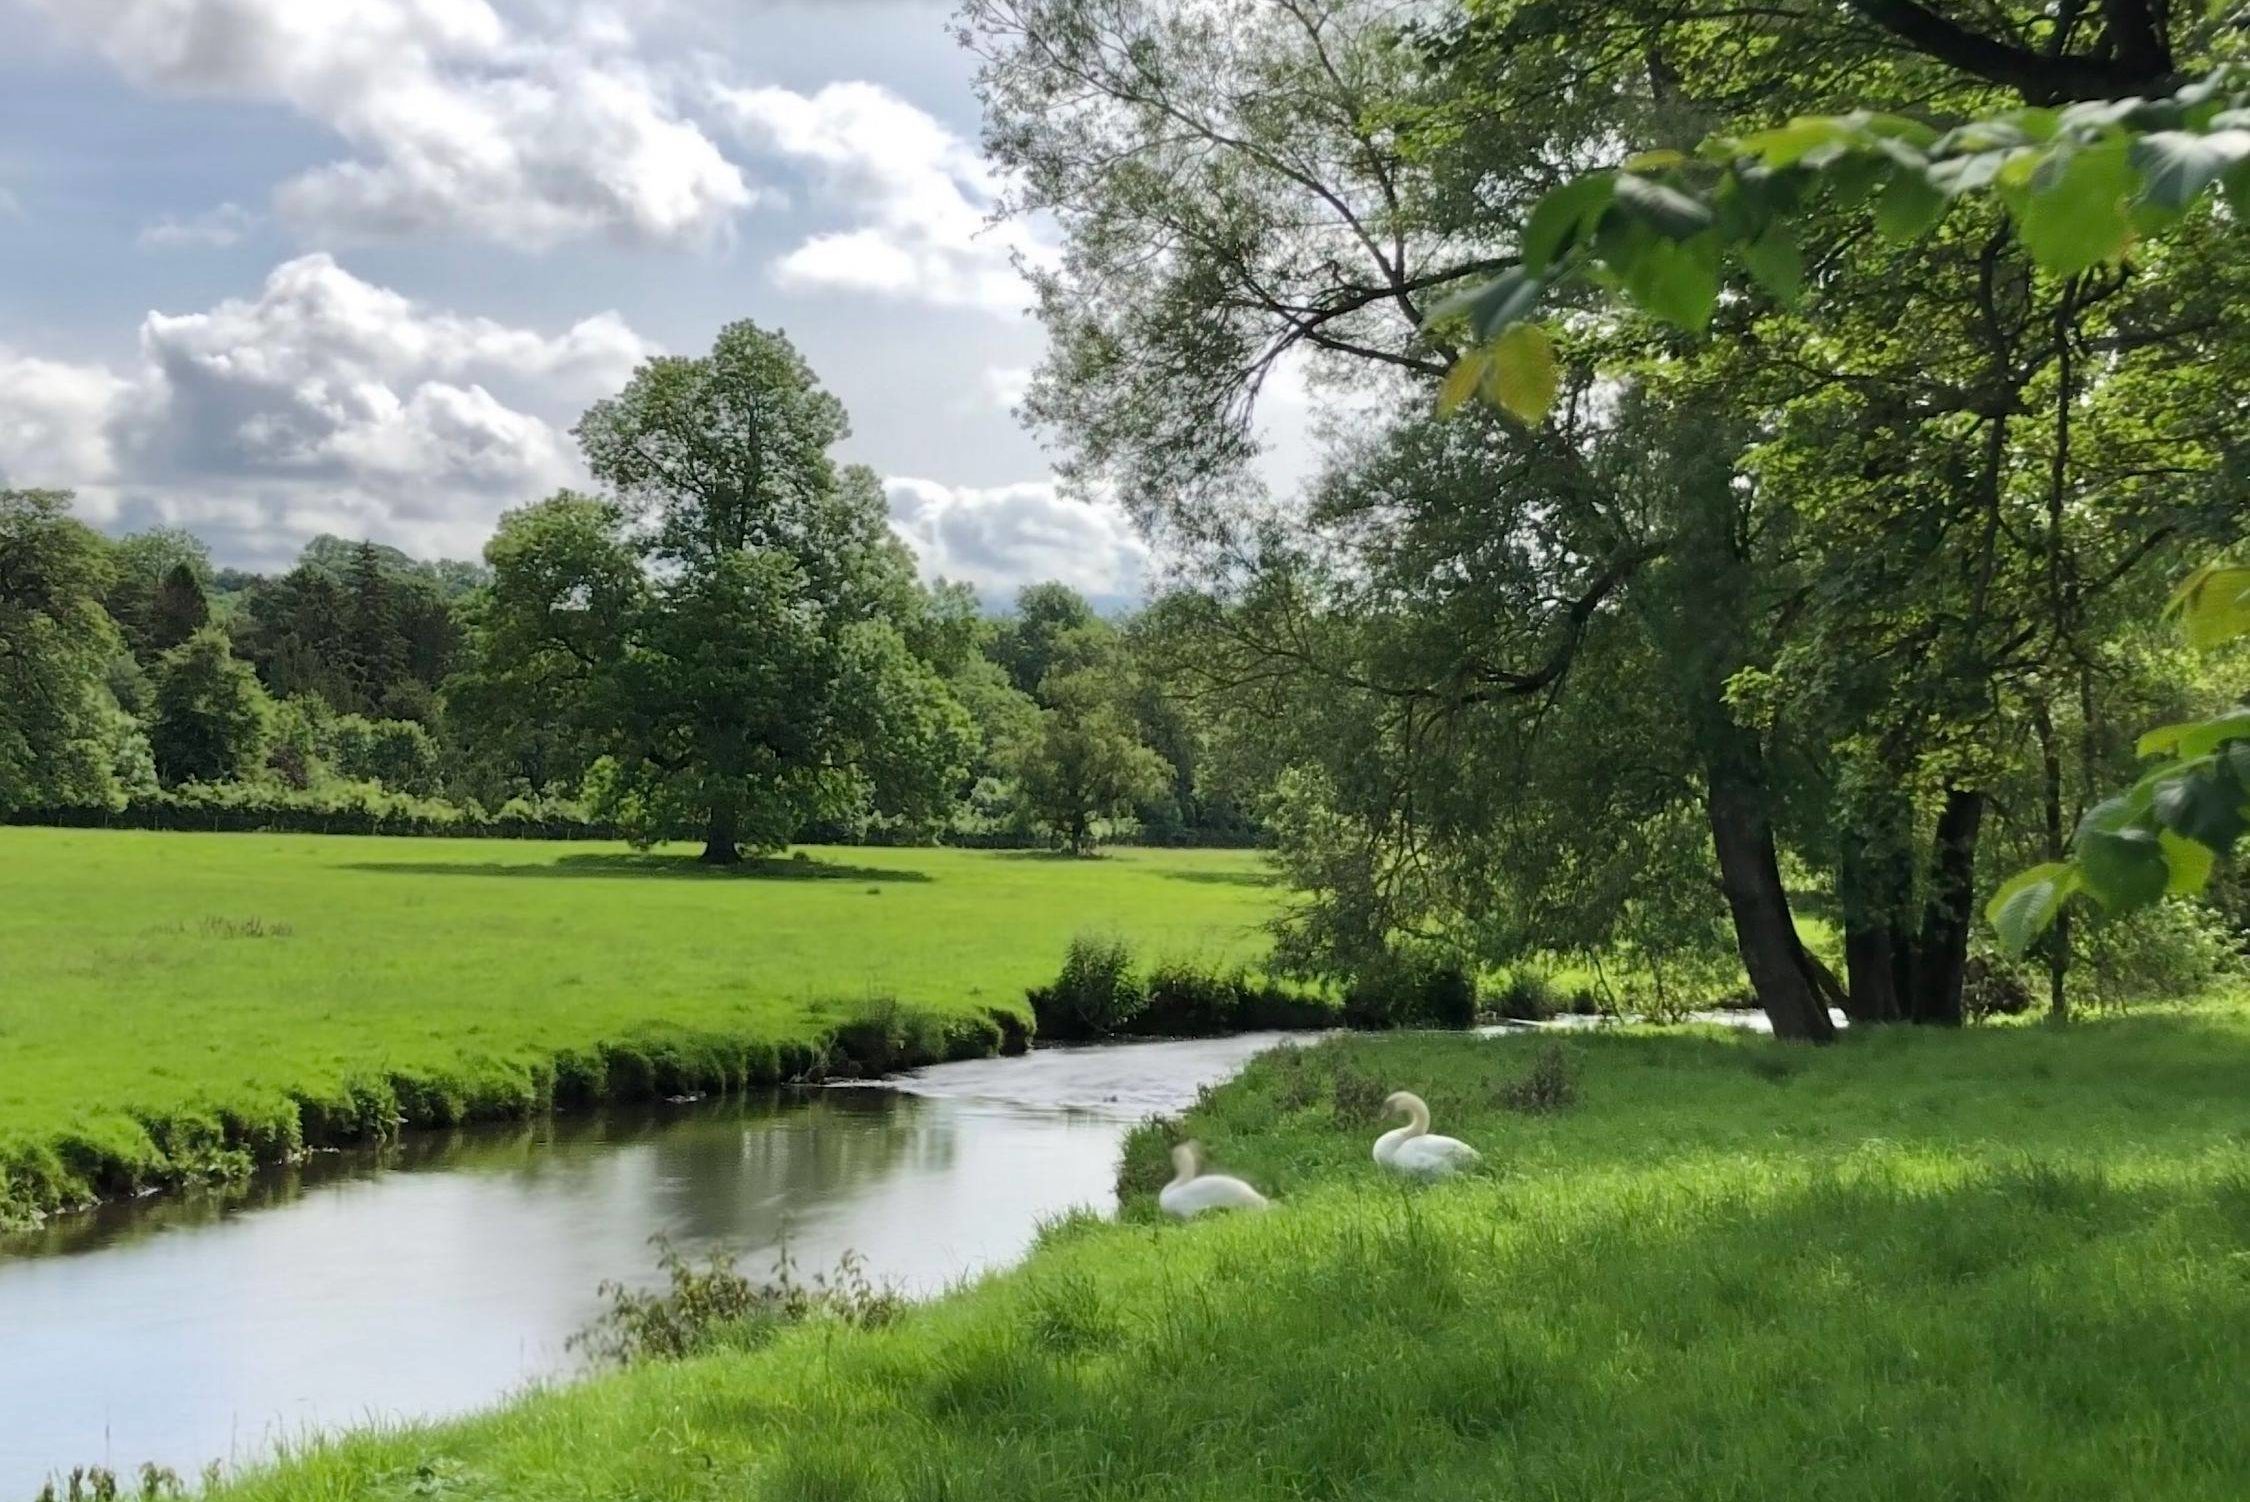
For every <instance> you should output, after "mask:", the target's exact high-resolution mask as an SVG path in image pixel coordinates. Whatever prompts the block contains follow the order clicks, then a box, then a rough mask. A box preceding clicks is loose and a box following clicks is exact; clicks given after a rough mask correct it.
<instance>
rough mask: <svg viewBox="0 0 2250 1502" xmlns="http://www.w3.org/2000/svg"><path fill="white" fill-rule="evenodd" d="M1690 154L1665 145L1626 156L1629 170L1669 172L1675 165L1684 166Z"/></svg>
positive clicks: (1626, 168)
mask: <svg viewBox="0 0 2250 1502" xmlns="http://www.w3.org/2000/svg"><path fill="white" fill-rule="evenodd" d="M1687 162H1688V154H1687V153H1686V152H1684V151H1674V150H1673V149H1672V148H1670V147H1668V146H1665V147H1659V148H1658V149H1656V150H1655V151H1643V152H1640V153H1638V154H1636V155H1633V156H1629V157H1627V158H1625V170H1626V171H1627V172H1668V171H1670V170H1671V169H1672V168H1674V167H1684V166H1686V165H1687Z"/></svg>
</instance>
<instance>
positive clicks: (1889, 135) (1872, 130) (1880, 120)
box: [1853, 115, 1940, 152]
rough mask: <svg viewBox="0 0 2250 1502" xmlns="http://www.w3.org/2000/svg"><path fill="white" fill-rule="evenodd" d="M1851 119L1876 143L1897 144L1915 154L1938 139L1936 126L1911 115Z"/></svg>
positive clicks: (1862, 116) (1856, 117)
mask: <svg viewBox="0 0 2250 1502" xmlns="http://www.w3.org/2000/svg"><path fill="white" fill-rule="evenodd" d="M1853 119H1854V121H1855V123H1857V124H1858V126H1859V128H1860V129H1862V130H1864V131H1866V132H1867V134H1869V135H1871V136H1873V137H1874V138H1875V139H1876V140H1877V141H1878V142H1897V143H1899V144H1901V145H1905V146H1908V147H1912V148H1914V149H1915V150H1916V151H1917V152H1920V151H1927V150H1929V149H1930V148H1931V147H1932V146H1934V145H1936V144H1937V142H1938V140H1939V138H1940V137H1939V132H1938V129H1937V127H1936V126H1934V125H1931V124H1930V123H1929V122H1928V121H1926V120H1917V119H1915V118H1914V117H1913V116H1911V115H1857V116H1854V117H1853Z"/></svg>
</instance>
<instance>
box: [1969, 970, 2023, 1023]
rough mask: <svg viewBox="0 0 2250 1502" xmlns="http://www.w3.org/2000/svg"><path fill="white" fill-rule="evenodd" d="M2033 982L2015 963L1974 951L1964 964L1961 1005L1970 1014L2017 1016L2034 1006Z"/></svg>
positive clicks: (1972, 1015)
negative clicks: (2028, 979)
mask: <svg viewBox="0 0 2250 1502" xmlns="http://www.w3.org/2000/svg"><path fill="white" fill-rule="evenodd" d="M2033 1005H2034V999H2033V997H2032V994H2031V985H2030V983H2029V982H2027V981H2026V980H2025V979H2024V977H2023V975H2022V973H2021V972H2019V971H2018V970H2017V969H2016V967H2015V966H2013V965H2010V964H2008V963H2007V962H2006V961H2004V960H2000V959H1995V958H1993V957H1991V956H1988V955H1981V954H1973V955H1971V956H1969V958H1968V961H1967V962H1966V963H1965V964H1963V965H1962V967H1961V1007H1962V1010H1963V1011H1964V1012H1965V1013H1966V1014H1967V1015H1968V1016H1970V1017H1973V1018H1975V1017H2015V1016H2019V1015H2020V1014H2022V1013H2024V1012H2028V1011H2030V1010H2031V1008H2032V1006H2033Z"/></svg>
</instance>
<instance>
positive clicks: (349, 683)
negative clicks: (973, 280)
mask: <svg viewBox="0 0 2250 1502" xmlns="http://www.w3.org/2000/svg"><path fill="white" fill-rule="evenodd" d="M69 501H70V498H69V497H68V495H67V494H65V493H61V492H41V491H9V492H0V558H5V559H6V560H7V562H6V566H5V567H6V573H7V578H6V579H5V581H4V583H0V597H5V601H6V609H5V610H4V611H0V646H4V647H5V648H6V650H4V651H0V679H5V680H6V689H7V691H6V692H5V693H4V694H0V701H4V702H0V821H4V822H7V823H15V824H52V825H64V826H70V827H82V828H131V829H192V830H230V831H294V832H305V833H319V834H395V835H453V836H491V837H497V838H521V839H617V838H633V839H641V840H647V839H654V838H660V837H669V836H673V835H678V834H687V833H692V834H696V835H699V836H700V835H702V834H703V833H704V832H705V831H704V828H703V824H702V821H701V818H700V814H701V810H699V809H698V810H695V811H694V813H695V815H696V816H695V817H693V818H691V819H689V820H688V821H687V822H685V823H678V822H677V821H670V820H668V817H667V815H666V814H665V812H664V810H662V809H661V808H659V807H658V804H657V800H656V799H655V798H654V797H653V796H652V790H651V785H650V782H649V780H648V779H647V777H646V776H645V775H644V772H645V769H643V768H641V767H638V766H637V765H635V764H634V755H635V753H645V754H647V755H648V756H649V757H651V758H661V757H662V756H663V755H664V754H665V752H664V747H663V745H662V744H661V735H660V734H658V733H654V732H652V733H651V735H650V737H649V739H650V740H651V741H654V742H657V744H654V745H637V746H628V745H627V744H626V742H625V738H623V737H621V736H619V735H617V734H614V733H609V728H610V727H609V726H608V725H605V726H603V727H602V730H601V733H597V732H596V731H595V730H594V729H592V728H590V715H589V708H590V707H591V706H592V705H594V704H596V703H597V702H599V703H600V704H601V705H602V707H603V709H604V711H605V712H606V713H607V714H608V717H609V720H610V721H611V722H612V723H614V722H618V721H622V722H626V723H627V724H628V725H631V724H634V723H636V722H637V720H639V719H645V718H646V717H647V710H646V708H645V705H643V704H632V705H623V706H620V704H619V703H618V701H619V700H621V699H622V698H623V697H624V694H625V692H626V690H625V689H624V688H622V687H620V686H618V685H617V684H615V683H611V684H607V685H605V684H601V683H596V682H591V681H587V682H564V681H562V680H561V679H560V678H559V677H558V676H557V675H555V674H554V673H552V672H551V671H550V669H549V665H548V664H547V663H546V662H544V661H543V660H542V659H541V657H540V655H539V652H537V651H534V652H526V650H525V648H524V641H523V635H524V633H523V631H522V629H521V628H522V626H523V621H522V613H521V610H520V608H518V609H517V610H516V613H515V614H514V616H513V617H511V614H510V610H511V606H515V607H520V605H521V598H520V596H521V590H520V588H518V589H517V592H516V595H515V597H513V598H504V597H503V596H504V595H505V594H506V592H507V591H509V590H510V589H511V588H512V587H515V585H518V584H520V580H515V581H512V580H511V578H509V577H503V575H502V574H500V573H496V571H495V569H494V568H493V567H492V566H491V565H489V564H487V563H482V562H479V563H469V562H461V561H455V560H442V559H441V560H436V561H424V560H418V559H414V558H410V557H408V556H407V555H406V554H404V553H402V552H400V551H399V550H397V549H395V548H391V547H386V546H383V545H381V544H378V543H374V542H367V541H359V542H352V541H346V540H344V539H341V538H336V537H327V536H323V537H319V538H316V539H315V540H314V541H313V542H312V543H311V544H309V545H308V546H307V547H306V548H305V549H304V551H303V553H302V554H301V555H300V556H299V558H298V559H297V561H296V563H295V564H294V565H293V566H292V567H290V568H289V569H287V570H285V571H282V572H279V573H272V574H260V573H252V572H247V571H244V570H241V569H234V568H217V567H214V566H213V563H212V559H211V555H210V552H209V549H208V547H207V546H206V545H205V544H204V542H203V541H202V540H201V539H199V538H197V537H195V536H194V535H192V534H191V533H188V532H186V531H182V530H178V529H169V528H167V529H159V530H155V531H149V532H142V533H136V534H133V535H129V536H126V537H122V538H116V539H111V538H105V537H102V536H100V535H98V534H96V533H94V532H93V531H92V530H90V529H88V528H86V527H85V526H83V525H82V524H80V523H79V522H77V521H76V520H74V519H73V518H72V517H71V515H70V509H69ZM590 504H592V503H588V502H585V501H583V500H582V499H580V498H569V497H565V498H558V499H557V500H556V501H553V502H548V503H543V504H542V505H540V506H535V507H531V508H527V509H526V511H524V512H520V513H515V514H513V515H512V516H511V518H510V525H511V526H513V527H515V528H516V529H517V540H519V541H520V540H521V535H522V533H524V532H532V533H536V532H537V530H538V529H539V528H541V527H545V526H548V525H550V524H552V523H554V522H555V521H556V520H557V519H558V517H570V516H573V515H581V514H583V510H582V508H584V507H586V506H588V505H590ZM573 508H580V509H579V510H576V511H574V510H573ZM534 541H535V542H536V537H535V538H534ZM495 545H496V547H498V546H501V545H502V540H496V544H495ZM885 582H886V587H891V588H894V589H895V590H896V591H898V592H899V593H900V594H901V604H900V605H899V607H898V614H899V617H900V619H901V620H902V622H903V624H904V631H903V634H904V635H906V636H907V637H908V638H910V640H911V645H912V646H913V649H914V657H915V659H916V666H917V668H918V669H919V670H920V671H922V672H923V673H924V674H926V675H927V676H930V677H934V678H935V679H936V680H937V685H938V687H937V690H936V691H938V692H942V694H943V695H944V701H945V702H944V707H945V709H946V711H947V713H948V714H950V715H951V716H952V717H953V721H952V722H951V723H949V726H948V728H949V730H950V732H951V733H950V736H949V738H947V739H945V740H944V742H943V745H942V747H941V748H940V752H942V754H940V753H939V752H933V753H931V754H928V755H924V756H923V757H922V759H921V761H922V765H923V767H925V768H935V775H934V776H932V777H927V778H926V779H925V780H926V781H928V782H929V783H930V784H931V796H929V797H926V798H923V799H921V800H920V801H919V802H917V803H914V804H913V805H912V806H910V807H906V808H904V809H903V811H900V810H892V809H885V810H883V811H881V812H878V808H877V805H878V802H879V800H878V799H876V798H873V797H863V796H860V795H859V791H858V790H857V789H855V788H850V787H841V788H839V787H836V786H825V785H824V786H822V787H820V788H819V789H818V790H817V791H818V794H819V796H817V797H810V798H806V799H803V800H799V801H798V802H795V803H792V802H790V801H789V800H786V799H781V800H776V806H777V807H778V808H779V809H780V814H779V816H778V817H779V819H780V823H779V824H778V825H776V824H774V823H771V822H768V823H766V824H763V825H761V826H760V827H758V828H755V829H748V828H746V829H744V830H742V831H740V835H739V837H740V838H741V840H742V843H744V844H746V845H751V846H756V845H759V844H771V843H773V842H774V841H775V840H776V839H777V838H779V839H788V838H794V839H799V840H804V841H818V842H824V843H869V844H912V843H944V844H952V845H965V846H982V847H994V848H1021V847H1026V846H1038V845H1046V844H1055V843H1068V844H1073V845H1078V846H1084V845H1086V844H1089V843H1092V842H1093V841H1094V840H1096V839H1110V840H1118V841H1124V842H1131V843H1147V844H1153V845H1170V846H1240V845H1249V844H1254V843H1257V841H1258V839H1259V834H1260V832H1259V830H1258V828H1257V826H1256V824H1255V823H1254V822H1253V821H1252V820H1251V819H1250V818H1249V817H1248V816H1247V815H1246V814H1245V813H1244V812H1243V810H1242V809H1241V808H1240V807H1239V806H1237V804H1235V803H1234V802H1233V801H1231V800H1229V799H1227V798H1224V797H1215V796H1210V795H1207V794H1206V793H1205V792H1203V791H1202V790H1201V789H1200V787H1199V779H1198V770H1199V762H1200V760H1201V752H1200V747H1199V743H1198V737H1197V735H1196V734H1195V732H1194V731H1193V729H1192V728H1191V727H1190V725H1189V724H1188V722H1187V720H1186V719H1185V718H1184V717H1183V715H1182V714H1181V713H1180V712H1179V710H1178V709H1177V708H1176V707H1175V706H1173V705H1171V704H1170V703H1169V702H1168V701H1167V700H1166V698H1165V696H1164V695H1163V693H1162V692H1160V691H1159V689H1158V688H1157V686H1156V685H1155V683H1154V682H1153V680H1152V677H1151V675H1150V674H1149V673H1148V672H1146V671H1144V668H1143V665H1142V663H1141V661H1140V656H1141V649H1140V647H1139V631H1138V629H1137V623H1136V622H1135V621H1133V620H1130V619H1126V620H1112V619H1105V618H1103V617H1102V616H1100V615H1098V614H1097V613H1096V612H1095V611H1094V609H1093V608H1092V606H1091V605H1090V604H1089V603H1088V601H1087V600H1086V599H1085V598H1084V597H1082V596H1081V595H1079V594H1078V593H1076V592H1075V591H1073V590H1071V589H1069V588H1067V587H1066V586H1064V585H1061V584H1041V585H1036V586H1033V587H1031V588H1028V589H1025V590H1023V591H1022V592H1021V593H1020V595H1019V596H1018V597H1017V599H1016V601H1015V609H1014V612H1013V614H1010V615H1006V616H996V615H992V614H988V613H987V612H986V610H985V608H984V606H983V603H982V602H981V601H980V600H979V599H978V598H977V596H976V595H975V593H974V592H973V591H972V590H970V589H969V588H968V587H966V586H963V585H953V584H945V583H942V582H941V583H940V584H938V585H937V586H935V587H934V588H928V587H924V586H922V585H920V584H919V583H916V582H915V581H913V580H912V578H911V574H910V573H907V574H906V575H905V576H904V577H903V578H893V579H889V580H886V581H885ZM756 587H757V586H756V584H755V582H754V581H753V582H752V583H751V584H750V585H749V586H747V588H748V589H750V590H755V588H756ZM845 587H848V586H845ZM569 588H570V589H572V590H577V589H579V586H578V585H576V584H573V585H571V586H569ZM566 593H567V591H566ZM552 603H553V602H550V604H552ZM564 604H565V606H566V607H567V606H568V601H567V600H566V601H565V602H564ZM636 629H647V628H646V627H636V626H635V625H620V626H619V628H618V631H617V636H618V638H619V639H620V640H628V650H637V644H631V643H630V642H629V638H630V637H631V635H632V633H633V632H634V631H635V630H636ZM786 645H787V643H786V642H785V643H784V646H785V647H786ZM542 650H548V649H542ZM776 655H777V656H778V655H780V654H779V652H778V651H777V654H776ZM847 666H849V663H848V661H847ZM878 681H879V680H878ZM716 687H720V688H723V687H724V685H717V686H716ZM919 691H921V690H918V689H917V690H915V692H919ZM885 696H888V697H891V698H903V699H905V700H907V701H908V702H909V703H912V702H913V693H912V692H905V693H900V692H894V691H893V690H891V689H881V690H870V697H873V698H883V697H885ZM800 697H802V696H801V695H800ZM783 708H784V710H785V711H786V710H788V709H789V708H791V705H790V704H789V703H787V702H785V703H784V704H783ZM720 712H721V713H722V714H723V713H725V710H724V707H723V704H722V707H721V710H720ZM813 713H814V711H812V710H811V709H809V708H808V709H807V710H806V711H805V714H806V716H807V717H808V718H809V717H810V716H811V715H812V714H813ZM745 739H752V740H754V739H755V736H745ZM791 775H794V773H792V772H790V771H788V770H787V769H784V770H782V771H780V772H777V774H776V781H777V782H780V781H782V780H784V779H785V778H787V777H788V776H791ZM747 780H749V781H753V782H754V781H755V776H754V774H752V775H751V776H750V777H749V778H748V779H747ZM792 810H798V811H799V812H798V813H796V814H793V813H792ZM804 810H809V812H804Z"/></svg>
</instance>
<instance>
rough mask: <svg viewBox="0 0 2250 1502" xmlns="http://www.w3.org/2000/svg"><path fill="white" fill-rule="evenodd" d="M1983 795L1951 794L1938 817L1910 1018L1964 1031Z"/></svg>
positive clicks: (1952, 790)
mask: <svg viewBox="0 0 2250 1502" xmlns="http://www.w3.org/2000/svg"><path fill="white" fill-rule="evenodd" d="M1983 822H1984V794H1983V793H1981V792H1978V791H1977V790H1975V789H1974V788H1947V789H1946V791H1945V808H1944V810H1943V811H1942V812H1940V813H1939V815H1938V824H1937V840H1936V846H1935V849H1934V850H1933V851H1932V857H1931V863H1930V867H1931V869H1930V896H1929V901H1928V903H1927V904H1926V905H1925V906H1924V907H1923V909H1922V942H1921V944H1920V945H1919V946H1918V950H1917V956H1916V967H1915V968H1916V970H1917V972H1918V973H1917V974H1916V975H1915V989H1914V992H1913V993H1912V995H1911V997H1910V1010H1909V1012H1908V1015H1909V1017H1910V1018H1911V1019H1912V1020H1913V1021H1916V1022H1931V1023H1937V1024H1939V1025H1940V1026H1944V1027H1959V1026H1960V1025H1961V1023H1962V1022H1963V1020H1964V1014H1963V1011H1962V1006H1961V981H1962V977H1963V975H1964V973H1965V971H1966V968H1967V966H1968V961H1969V926H1970V925H1971V924H1972V923H1973V922H1974V921H1975V914H1974V912H1973V910H1972V909H1973V905H1974V901H1975V897H1976V875H1977V829H1978V827H1979V826H1980V825H1982V824H1983Z"/></svg>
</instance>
